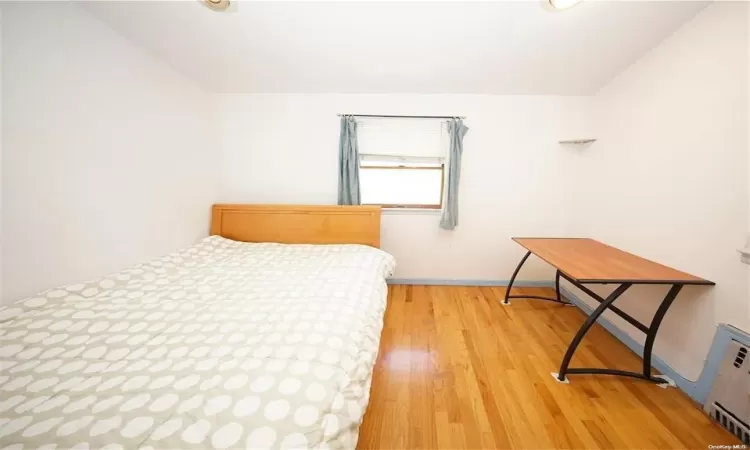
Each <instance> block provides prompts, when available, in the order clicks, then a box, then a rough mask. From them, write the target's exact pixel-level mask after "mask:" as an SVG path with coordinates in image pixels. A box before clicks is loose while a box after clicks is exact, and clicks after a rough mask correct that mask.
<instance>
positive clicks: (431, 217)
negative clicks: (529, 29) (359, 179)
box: [216, 94, 590, 280]
mask: <svg viewBox="0 0 750 450" xmlns="http://www.w3.org/2000/svg"><path fill="white" fill-rule="evenodd" d="M589 101H590V99H589V98H588V97H542V96H531V97H513V96H471V95H424V96H420V95H335V94H331V95H324V94H322V95H304V94H278V95H277V94H260V95H239V94H238V95H234V94H225V95H218V96H217V97H216V108H217V120H218V124H219V135H220V146H219V149H220V152H221V171H220V180H221V186H220V191H219V199H220V200H221V201H223V202H259V203H266V202H278V203H321V204H325V203H329V204H333V203H335V202H336V189H337V176H336V167H337V159H338V138H339V118H338V117H337V115H336V114H337V113H370V114H378V113H382V114H417V115H465V116H467V118H466V120H465V123H466V124H467V126H468V127H469V128H470V130H469V132H468V134H467V135H466V138H465V140H464V146H465V150H464V157H463V161H462V178H461V190H460V224H459V226H458V227H457V228H456V230H454V231H445V230H441V229H440V228H439V227H438V222H439V215H435V214H403V213H394V214H393V215H386V216H384V217H383V221H382V223H383V229H382V233H383V236H382V247H383V249H384V250H386V251H388V252H390V253H392V254H393V255H395V256H396V258H397V260H398V268H397V270H396V274H395V276H396V277H398V278H437V279H485V280H503V279H505V280H507V279H508V278H509V277H510V275H511V273H512V272H513V269H514V268H515V266H516V264H517V263H518V260H519V259H520V258H521V256H522V255H523V251H522V249H521V248H520V247H518V246H517V245H516V244H514V243H513V242H512V241H511V240H510V237H511V236H518V235H531V236H533V235H537V236H557V235H560V234H561V233H562V232H563V220H562V216H563V214H564V212H563V209H564V205H563V201H564V190H563V189H562V187H563V184H564V183H563V178H564V177H565V176H566V174H565V173H563V172H562V171H561V170H560V164H561V163H562V158H563V156H564V152H563V150H562V149H561V147H560V145H559V144H558V143H557V141H558V139H560V138H562V137H570V136H579V135H581V134H583V133H585V132H586V127H587V125H588V117H587V114H586V113H587V111H588V110H589V109H588V108H589V107H590V104H589ZM550 273H551V272H550V271H549V268H547V267H545V266H544V265H543V264H539V263H536V262H535V263H533V264H531V265H529V266H528V269H527V270H525V272H524V273H523V274H522V275H521V277H520V279H524V280H533V279H549V276H550Z"/></svg>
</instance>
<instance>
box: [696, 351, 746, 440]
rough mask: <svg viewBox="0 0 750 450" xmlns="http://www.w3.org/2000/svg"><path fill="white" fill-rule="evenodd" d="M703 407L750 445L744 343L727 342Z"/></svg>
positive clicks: (723, 425)
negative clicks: (717, 371) (727, 344)
mask: <svg viewBox="0 0 750 450" xmlns="http://www.w3.org/2000/svg"><path fill="white" fill-rule="evenodd" d="M704 409H705V411H706V412H707V413H708V414H709V415H710V416H711V417H712V418H713V419H714V420H716V421H717V422H718V423H719V424H720V425H721V426H722V427H724V428H726V429H727V430H728V431H729V432H730V433H732V434H733V435H735V436H737V437H738V438H740V440H741V441H742V442H743V443H744V444H747V445H750V356H748V347H747V346H746V345H743V344H741V343H740V342H738V341H736V340H734V339H732V341H731V342H730V344H729V346H728V347H727V350H726V353H724V359H723V360H722V362H721V366H719V373H718V374H717V376H716V380H715V381H714V385H713V387H712V388H711V393H710V394H709V396H708V400H707V401H706V404H705V405H704Z"/></svg>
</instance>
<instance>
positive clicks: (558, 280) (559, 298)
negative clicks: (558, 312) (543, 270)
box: [555, 270, 563, 303]
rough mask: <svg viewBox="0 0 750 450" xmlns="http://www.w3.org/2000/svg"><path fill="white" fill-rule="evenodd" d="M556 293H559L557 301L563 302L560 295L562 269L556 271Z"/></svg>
mask: <svg viewBox="0 0 750 450" xmlns="http://www.w3.org/2000/svg"><path fill="white" fill-rule="evenodd" d="M555 293H556V294H557V301H558V302H560V303H563V301H562V298H561V297H560V271H559V270H558V271H557V272H556V273H555Z"/></svg>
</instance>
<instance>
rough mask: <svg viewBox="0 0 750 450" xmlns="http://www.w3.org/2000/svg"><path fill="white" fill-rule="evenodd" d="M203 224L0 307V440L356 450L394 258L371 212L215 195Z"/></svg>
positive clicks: (13, 444)
mask: <svg viewBox="0 0 750 450" xmlns="http://www.w3.org/2000/svg"><path fill="white" fill-rule="evenodd" d="M211 231H212V236H210V237H208V238H206V239H204V240H202V241H201V242H199V243H198V244H196V245H194V246H192V247H189V248H186V249H184V250H181V251H178V252H175V253H173V254H170V255H168V256H165V257H162V258H158V259H155V260H153V261H150V262H148V263H144V264H141V265H138V266H136V267H133V268H130V269H128V270H124V271H122V272H119V273H117V274H113V275H111V276H107V277H105V278H102V279H99V280H95V281H90V282H87V283H82V284H75V285H70V286H64V287H61V288H57V289H52V290H49V291H47V292H43V293H41V294H39V295H37V296H34V297H31V298H28V299H25V300H22V301H20V302H17V303H15V304H12V305H10V306H6V307H4V308H3V309H2V310H0V361H1V362H0V364H1V366H0V368H1V370H0V447H7V446H9V447H10V448H13V449H22V448H23V449H31V448H43V449H53V448H58V449H64V448H75V449H86V448H91V449H106V450H116V449H136V448H142V449H148V448H153V449H177V448H179V449H192V448H217V449H228V448H259V449H261V448H262V449H266V448H284V449H287V448H289V449H291V448H319V449H327V448H331V449H351V448H354V447H355V446H356V442H357V436H358V430H359V425H360V423H361V420H362V416H363V414H364V411H365V408H366V406H367V403H368V399H369V392H370V383H371V378H372V372H373V365H374V363H375V360H376V357H377V352H378V345H379V340H380V334H381V330H382V325H383V323H382V321H383V315H384V311H385V307H386V297H387V286H386V283H385V278H386V277H387V276H389V275H390V274H391V272H392V271H393V269H394V265H395V261H394V258H393V257H392V256H390V255H389V254H387V253H385V252H383V251H381V250H379V249H377V248H376V247H378V245H379V241H380V211H379V209H377V208H372V207H309V206H304V207H292V206H268V205H258V206H252V205H216V206H214V209H213V218H212V224H211ZM257 241H273V242H276V243H269V242H257ZM311 244H317V245H311ZM320 244H326V245H320Z"/></svg>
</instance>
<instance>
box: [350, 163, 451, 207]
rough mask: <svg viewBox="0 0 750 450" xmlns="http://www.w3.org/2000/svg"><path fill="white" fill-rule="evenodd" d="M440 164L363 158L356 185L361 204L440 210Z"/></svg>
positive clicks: (441, 176)
mask: <svg viewBox="0 0 750 450" xmlns="http://www.w3.org/2000/svg"><path fill="white" fill-rule="evenodd" d="M444 169H445V164H444V163H443V161H441V160H438V159H435V160H434V161H424V160H420V159H419V158H403V159H402V160H401V161H398V162H394V161H392V160H390V161H389V160H387V159H385V158H378V157H376V156H371V157H363V158H362V161H361V163H360V168H359V186H360V193H361V194H360V195H361V201H362V204H363V205H382V206H384V207H386V208H425V209H440V208H441V207H442V203H443V176H444V173H445V170H444Z"/></svg>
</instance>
